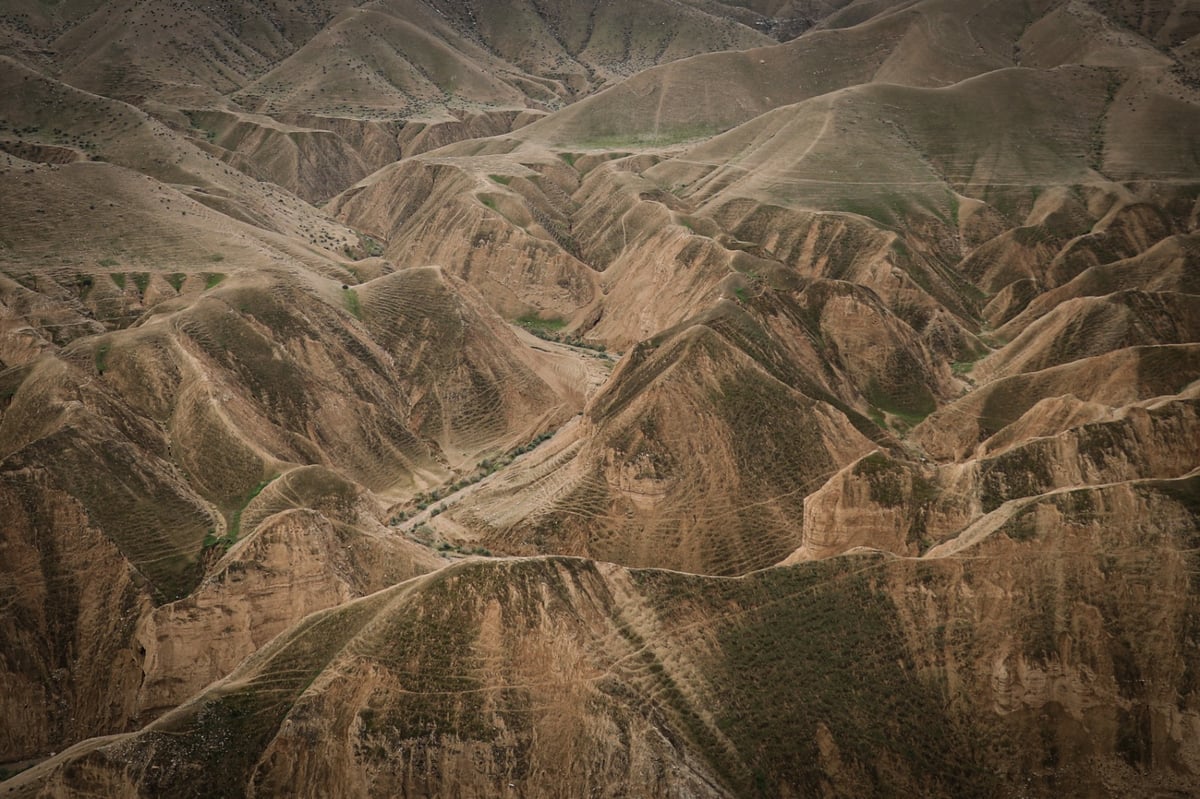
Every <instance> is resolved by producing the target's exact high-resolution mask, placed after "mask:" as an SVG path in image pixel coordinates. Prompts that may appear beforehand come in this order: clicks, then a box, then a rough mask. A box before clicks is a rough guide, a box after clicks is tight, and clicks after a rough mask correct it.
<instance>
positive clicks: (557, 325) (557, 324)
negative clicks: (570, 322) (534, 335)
mask: <svg viewBox="0 0 1200 799" xmlns="http://www.w3.org/2000/svg"><path fill="white" fill-rule="evenodd" d="M517 324H518V325H520V326H521V327H523V328H525V329H526V330H548V331H553V330H562V329H563V328H564V327H566V326H567V320H565V319H563V318H562V317H557V316H555V317H550V318H549V319H544V318H542V317H540V316H538V315H537V314H531V313H529V314H525V315H524V316H521V317H518V318H517Z"/></svg>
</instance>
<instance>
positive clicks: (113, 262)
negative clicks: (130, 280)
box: [96, 258, 125, 288]
mask: <svg viewBox="0 0 1200 799" xmlns="http://www.w3.org/2000/svg"><path fill="white" fill-rule="evenodd" d="M96 263H98V264H99V265H100V266H103V267H104V268H105V269H109V268H111V267H114V266H118V263H117V259H116V258H101V259H100V260H99V261H97V262H96ZM113 280H116V275H115V274H114V275H113ZM124 281H125V276H124V275H121V287H122V288H124Z"/></svg>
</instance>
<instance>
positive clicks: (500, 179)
mask: <svg viewBox="0 0 1200 799" xmlns="http://www.w3.org/2000/svg"><path fill="white" fill-rule="evenodd" d="M488 177H489V178H491V179H492V181H493V182H495V183H499V184H500V185H501V186H507V185H508V184H509V183H511V182H512V176H511V175H488Z"/></svg>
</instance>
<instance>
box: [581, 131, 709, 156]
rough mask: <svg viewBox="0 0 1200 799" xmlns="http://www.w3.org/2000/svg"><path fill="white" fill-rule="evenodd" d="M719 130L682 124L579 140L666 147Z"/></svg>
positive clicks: (601, 144)
mask: <svg viewBox="0 0 1200 799" xmlns="http://www.w3.org/2000/svg"><path fill="white" fill-rule="evenodd" d="M719 132H720V131H719V130H717V129H716V128H713V127H710V126H708V125H684V126H682V127H678V128H668V129H666V130H656V131H640V132H638V133H612V134H608V135H605V136H597V137H596V138H594V139H588V140H587V141H584V142H581V144H582V145H583V146H585V147H589V148H599V149H605V150H612V149H616V148H635V147H666V146H669V145H672V144H682V143H684V142H689V141H695V140H697V139H707V138H709V137H710V136H714V135H716V134H717V133H719Z"/></svg>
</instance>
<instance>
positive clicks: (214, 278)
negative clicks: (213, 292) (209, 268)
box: [204, 272, 225, 290]
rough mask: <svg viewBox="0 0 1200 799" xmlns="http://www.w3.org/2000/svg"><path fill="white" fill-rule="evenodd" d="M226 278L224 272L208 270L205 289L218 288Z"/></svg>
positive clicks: (205, 277)
mask: <svg viewBox="0 0 1200 799" xmlns="http://www.w3.org/2000/svg"><path fill="white" fill-rule="evenodd" d="M224 279H225V273H224V272H206V273H205V275H204V288H205V290H208V289H211V288H216V287H217V286H218V285H219V284H220V282H221V281H222V280H224Z"/></svg>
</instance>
